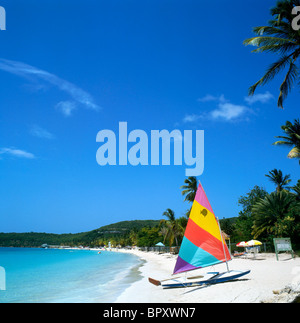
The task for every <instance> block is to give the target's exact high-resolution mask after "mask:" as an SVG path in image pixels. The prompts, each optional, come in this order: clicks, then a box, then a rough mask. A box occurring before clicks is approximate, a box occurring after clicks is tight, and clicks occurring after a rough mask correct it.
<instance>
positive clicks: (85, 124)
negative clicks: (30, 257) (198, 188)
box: [0, 0, 299, 233]
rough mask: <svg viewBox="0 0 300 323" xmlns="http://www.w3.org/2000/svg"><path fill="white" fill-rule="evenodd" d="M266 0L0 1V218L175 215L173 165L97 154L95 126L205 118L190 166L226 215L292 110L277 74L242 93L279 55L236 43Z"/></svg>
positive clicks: (281, 157)
mask: <svg viewBox="0 0 300 323" xmlns="http://www.w3.org/2000/svg"><path fill="white" fill-rule="evenodd" d="M274 4H275V1H274V0H273V1H270V0H264V1H259V0H251V1H250V0H244V1H235V0H231V1H223V0H217V1H214V2H211V1H201V0H197V1H196V0H194V1H193V0H185V1H182V0H180V1H179V0H172V1H171V0H159V1H158V0H151V1H146V0H143V1H137V0H131V1H130V0H122V1H121V0H118V1H117V0H110V1H102V0H97V1H96V0H88V1H78V0H72V1H69V0H60V1H57V0H51V1H50V0H44V1H37V0H35V1H34V0H27V1H21V0H9V1H4V0H3V1H1V5H2V6H3V7H5V9H6V14H7V30H6V31H0V47H1V50H0V53H1V54H0V82H1V87H0V153H1V154H0V183H1V185H0V214H1V216H0V231H2V232H12V231H15V232H25V231H42V232H54V233H62V232H81V231H87V230H92V229H95V228H97V227H100V226H102V225H106V224H110V223H113V222H117V221H122V220H134V219H161V218H162V213H163V212H164V211H165V209H166V208H171V209H173V210H174V211H175V213H176V215H177V216H181V215H182V214H183V213H184V211H185V210H186V209H188V207H189V206H188V205H187V204H186V203H184V202H183V197H182V196H181V191H180V186H181V185H182V184H183V181H184V179H185V168H186V166H185V165H182V166H136V167H134V166H130V165H128V166H105V167H101V166H99V165H98V164H97V163H96V152H97V149H98V148H99V143H96V135H97V133H98V131H100V130H103V129H111V130H113V131H115V132H116V133H117V130H118V125H119V122H121V121H126V122H128V130H129V131H131V130H134V129H143V130H144V131H146V132H147V133H150V131H151V130H162V129H167V130H169V131H171V130H173V129H179V130H181V131H183V130H194V131H195V130H196V129H198V130H204V132H205V169H204V173H203V175H202V176H201V177H200V180H201V182H202V184H203V185H204V188H205V190H206V193H207V195H208V198H209V199H210V201H211V204H212V207H213V209H214V211H215V213H216V215H217V216H218V217H219V218H223V217H225V218H226V217H232V216H237V215H238V212H239V207H238V205H237V201H238V198H239V196H241V195H243V194H245V193H246V192H248V191H249V190H250V189H251V188H252V187H253V186H254V185H262V186H264V187H265V188H266V189H267V190H268V191H272V190H274V187H273V185H272V184H271V183H269V182H268V179H267V178H266V177H265V176H264V175H265V174H267V173H268V172H269V171H270V170H272V169H274V168H278V169H282V171H283V172H284V173H288V174H291V176H292V179H293V183H296V180H297V179H298V178H299V166H298V162H297V161H295V160H289V159H288V158H287V157H286V155H287V153H288V150H287V149H286V148H283V147H275V146H272V143H273V142H274V141H275V138H274V137H275V136H278V135H281V129H280V126H281V125H283V124H284V123H285V122H286V120H290V121H292V120H294V119H295V118H299V112H298V111H297V109H298V108H296V106H297V104H298V105H299V91H298V90H297V89H295V90H294V91H293V93H292V94H291V95H290V96H289V98H288V100H287V101H286V104H285V110H280V109H278V108H277V106H276V101H277V96H278V88H279V85H280V81H282V75H281V76H280V77H279V78H277V79H276V80H275V81H274V82H272V83H271V84H270V85H268V86H265V87H263V88H260V89H258V91H257V96H255V97H253V98H252V99H249V98H247V90H248V88H249V86H250V85H252V84H253V83H255V82H256V81H257V80H258V79H259V78H260V76H262V74H263V72H264V71H265V69H266V68H267V66H268V65H269V64H270V63H272V62H273V61H274V60H275V59H276V57H274V56H272V55H262V54H253V53H251V50H252V48H250V47H245V46H243V44H242V42H243V40H244V39H246V38H248V37H251V36H252V32H251V30H252V27H254V26H258V25H264V24H266V22H267V21H268V20H269V18H270V16H269V9H270V7H272V6H273V5H274Z"/></svg>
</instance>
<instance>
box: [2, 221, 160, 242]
mask: <svg viewBox="0 0 300 323" xmlns="http://www.w3.org/2000/svg"><path fill="white" fill-rule="evenodd" d="M158 225H159V220H134V221H122V222H118V223H114V224H109V225H106V226H103V227H100V228H98V229H96V230H92V231H88V232H81V233H75V234H53V233H37V232H26V233H14V232H13V233H0V247H40V246H41V245H42V244H48V245H64V246H78V245H83V246H100V245H105V244H107V243H108V241H109V240H113V242H115V243H121V242H122V244H124V243H125V242H128V243H129V242H130V241H126V240H128V239H129V236H130V232H138V231H140V230H141V229H142V228H149V229H151V228H153V227H157V226H158Z"/></svg>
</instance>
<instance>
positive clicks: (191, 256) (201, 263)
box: [179, 237, 222, 267]
mask: <svg viewBox="0 0 300 323" xmlns="http://www.w3.org/2000/svg"><path fill="white" fill-rule="evenodd" d="M179 256H180V258H182V259H183V260H184V261H186V262H188V263H189V264H191V265H192V266H195V267H207V266H212V265H215V264H219V263H221V262H222V261H220V260H219V259H217V258H216V257H214V256H213V255H212V254H210V253H208V252H207V251H205V250H203V249H201V248H199V247H197V246H195V245H194V244H193V243H192V242H191V241H190V240H189V239H187V238H186V237H184V238H183V240H182V244H181V248H180V252H179Z"/></svg>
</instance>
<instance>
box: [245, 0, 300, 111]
mask: <svg viewBox="0 0 300 323" xmlns="http://www.w3.org/2000/svg"><path fill="white" fill-rule="evenodd" d="M295 6H300V0H280V1H278V2H277V4H276V6H275V7H274V8H273V9H271V15H272V16H273V19H272V20H270V21H269V25H268V26H262V27H255V28H254V29H253V31H254V33H255V34H256V35H257V36H256V37H253V38H249V39H246V40H245V41H244V44H245V45H252V46H256V47H258V48H257V49H255V50H254V51H253V52H255V53H261V52H267V53H269V52H271V53H275V54H278V55H280V58H279V60H278V61H276V62H275V63H273V64H272V65H271V66H270V67H269V68H268V69H267V71H266V73H265V75H264V76H263V77H262V78H261V79H260V80H259V81H258V82H256V83H255V84H254V85H252V86H251V87H250V88H249V95H253V94H254V93H255V91H256V88H257V87H258V86H262V85H265V84H266V83H268V82H269V81H271V80H272V79H273V78H274V77H275V76H276V75H277V74H279V73H280V72H281V71H283V70H284V69H287V73H286V75H285V78H284V80H283V82H282V84H281V86H280V93H279V97H278V107H280V108H283V101H284V100H285V99H286V97H287V95H288V94H289V92H290V91H291V89H292V87H293V85H294V84H297V82H298V81H299V80H300V77H299V73H298V68H299V66H297V64H299V61H298V59H299V57H300V33H299V31H296V30H294V29H293V27H292V21H293V19H294V18H295V16H294V15H292V10H293V8H294V7H295Z"/></svg>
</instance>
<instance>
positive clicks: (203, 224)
mask: <svg viewBox="0 0 300 323" xmlns="http://www.w3.org/2000/svg"><path fill="white" fill-rule="evenodd" d="M190 219H191V220H192V221H193V222H195V223H196V224H197V225H198V226H199V227H200V228H202V229H203V230H205V231H207V232H208V233H210V234H211V235H213V236H214V237H215V238H217V239H219V240H220V241H223V239H222V240H221V235H220V228H219V226H218V222H217V220H216V217H215V215H214V214H213V213H211V212H210V211H208V209H206V208H205V207H203V206H202V205H200V204H199V203H198V202H197V201H194V203H193V207H192V210H191V213H190ZM223 242H224V241H223Z"/></svg>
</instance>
